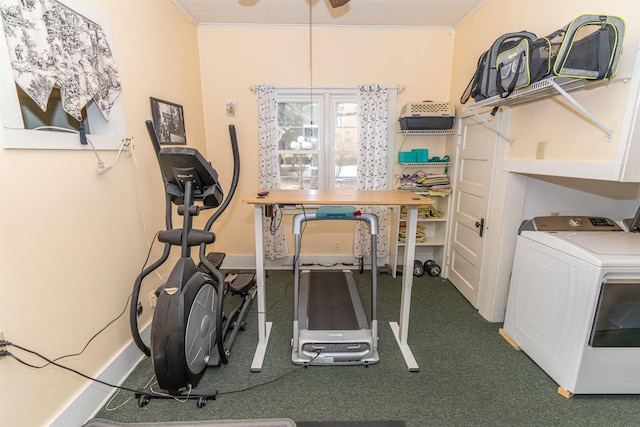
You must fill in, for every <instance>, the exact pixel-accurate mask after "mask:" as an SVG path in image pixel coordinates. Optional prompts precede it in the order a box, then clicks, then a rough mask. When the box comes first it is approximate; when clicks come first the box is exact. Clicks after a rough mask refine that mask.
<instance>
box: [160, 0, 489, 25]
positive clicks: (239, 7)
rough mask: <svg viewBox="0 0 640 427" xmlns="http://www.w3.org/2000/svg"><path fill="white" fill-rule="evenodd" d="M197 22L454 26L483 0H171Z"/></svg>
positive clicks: (203, 23)
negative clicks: (339, 1) (339, 0)
mask: <svg viewBox="0 0 640 427" xmlns="http://www.w3.org/2000/svg"><path fill="white" fill-rule="evenodd" d="M172 1H173V2H174V3H175V4H176V6H178V8H180V9H181V10H182V11H183V12H184V13H185V15H187V16H188V17H189V18H190V19H191V20H192V21H193V22H195V23H196V24H198V25H201V24H202V25H207V24H245V25H309V15H310V11H309V1H311V5H312V7H311V23H312V24H313V25H348V26H399V27H455V26H456V25H457V24H459V23H460V22H461V21H463V20H464V19H465V18H466V17H467V16H468V15H470V14H471V13H473V12H474V11H475V10H476V9H477V8H478V7H480V6H481V5H482V4H483V3H484V2H485V1H486V0H351V1H350V2H349V3H347V4H346V5H344V6H340V7H337V8H332V7H331V5H330V3H329V0H172Z"/></svg>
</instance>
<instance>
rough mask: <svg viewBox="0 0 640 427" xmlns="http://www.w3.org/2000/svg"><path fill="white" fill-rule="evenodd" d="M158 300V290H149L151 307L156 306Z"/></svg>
mask: <svg viewBox="0 0 640 427" xmlns="http://www.w3.org/2000/svg"><path fill="white" fill-rule="evenodd" d="M157 302H158V297H157V296H156V291H151V292H149V305H150V306H151V308H156V303H157Z"/></svg>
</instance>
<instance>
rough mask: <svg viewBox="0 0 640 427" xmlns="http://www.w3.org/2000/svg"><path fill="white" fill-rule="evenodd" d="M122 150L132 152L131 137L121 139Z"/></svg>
mask: <svg viewBox="0 0 640 427" xmlns="http://www.w3.org/2000/svg"><path fill="white" fill-rule="evenodd" d="M122 150H123V151H126V152H127V153H129V154H132V153H133V139H132V138H124V139H123V140H122Z"/></svg>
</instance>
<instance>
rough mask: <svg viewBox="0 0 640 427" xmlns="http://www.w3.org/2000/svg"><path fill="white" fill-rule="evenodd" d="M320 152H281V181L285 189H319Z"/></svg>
mask: <svg viewBox="0 0 640 427" xmlns="http://www.w3.org/2000/svg"><path fill="white" fill-rule="evenodd" d="M319 157H320V156H319V155H318V154H306V153H305V154H300V153H298V154H280V182H281V186H282V189H283V190H297V189H300V190H317V189H318V163H319Z"/></svg>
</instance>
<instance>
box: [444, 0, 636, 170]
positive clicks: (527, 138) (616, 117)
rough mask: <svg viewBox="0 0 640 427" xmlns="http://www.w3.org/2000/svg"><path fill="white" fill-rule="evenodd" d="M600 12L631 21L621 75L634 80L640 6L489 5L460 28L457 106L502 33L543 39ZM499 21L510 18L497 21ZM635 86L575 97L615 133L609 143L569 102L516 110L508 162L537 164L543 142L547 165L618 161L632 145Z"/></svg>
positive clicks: (575, 0)
mask: <svg viewBox="0 0 640 427" xmlns="http://www.w3.org/2000/svg"><path fill="white" fill-rule="evenodd" d="M599 13H605V14H609V15H617V16H620V17H622V18H623V19H624V20H625V22H626V35H625V39H624V45H623V53H622V57H621V60H620V63H619V68H618V74H617V76H618V77H630V76H631V72H632V69H633V64H634V61H635V55H636V49H637V46H638V38H639V36H640V2H638V1H636V0H616V1H595V0H594V1H588V0H587V1H585V0H564V1H562V2H558V1H551V0H520V1H517V2H514V1H508V0H489V1H488V2H487V3H486V4H485V5H484V6H483V7H482V8H481V9H480V10H478V11H477V13H475V14H474V15H473V16H472V17H470V18H469V19H468V20H467V21H466V22H464V23H463V24H462V25H461V26H460V27H459V28H457V29H456V43H455V52H454V66H453V75H452V86H451V99H452V102H455V103H457V104H459V103H460V102H459V99H460V95H461V94H462V92H463V90H464V88H465V87H466V85H467V83H468V82H469V79H470V78H471V75H472V74H473V72H474V70H475V67H476V64H477V60H478V57H479V56H480V54H481V53H482V52H483V51H484V50H486V49H488V48H489V46H490V45H491V43H492V42H493V41H494V40H495V39H496V38H497V37H498V36H500V35H501V34H503V33H507V32H512V31H519V30H528V31H531V32H533V33H535V34H537V35H538V36H539V37H542V36H546V35H548V34H551V33H552V32H553V31H555V30H557V29H559V28H561V27H563V26H565V25H567V24H568V23H569V22H570V21H571V20H572V19H574V18H576V17H577V16H579V15H582V14H599ZM498 17H501V18H505V17H508V19H496V18H498ZM630 86H631V85H630V84H629V83H624V84H615V85H610V86H609V87H606V88H598V89H594V90H589V91H583V92H581V93H575V94H574V97H575V98H576V100H578V101H579V102H580V103H581V104H582V105H583V106H584V107H586V108H587V110H588V111H590V112H591V113H592V114H593V115H594V116H596V117H597V118H598V119H599V120H600V121H601V122H603V123H604V124H605V125H606V126H607V127H609V129H611V130H613V131H614V132H615V134H616V138H615V139H614V141H613V142H607V141H606V134H604V133H603V132H601V131H600V130H599V129H598V128H597V127H595V126H594V125H593V124H591V123H589V122H588V121H586V120H585V119H584V118H583V117H582V116H581V115H580V114H576V113H575V110H574V109H571V108H567V107H565V106H564V105H566V102H565V103H561V102H559V101H558V100H557V99H554V100H551V101H547V102H543V103H534V104H528V105H524V106H520V107H518V108H514V109H512V118H511V134H510V135H511V137H512V139H513V140H514V143H513V145H510V146H508V147H507V151H506V158H507V159H510V160H533V159H535V154H536V145H537V142H538V141H547V149H546V155H545V160H559V161H593V162H614V161H616V160H617V159H616V154H618V151H619V144H625V142H626V141H624V140H623V139H622V138H621V133H622V132H621V130H622V129H621V126H622V121H623V117H624V114H623V113H624V110H625V107H626V103H627V96H628V93H629V88H630ZM557 98H561V97H557ZM472 102H473V101H472V100H471V101H469V102H468V104H471V103H472ZM503 142H504V141H503Z"/></svg>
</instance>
